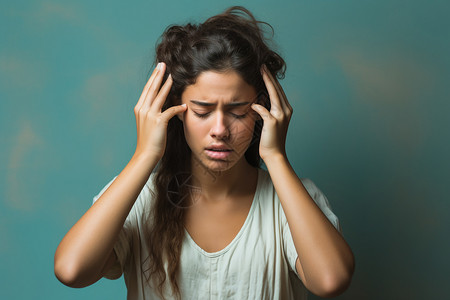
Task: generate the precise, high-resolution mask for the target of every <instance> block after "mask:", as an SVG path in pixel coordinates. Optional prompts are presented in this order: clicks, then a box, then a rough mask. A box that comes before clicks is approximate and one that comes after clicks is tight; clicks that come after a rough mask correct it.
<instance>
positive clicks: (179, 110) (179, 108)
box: [162, 103, 187, 122]
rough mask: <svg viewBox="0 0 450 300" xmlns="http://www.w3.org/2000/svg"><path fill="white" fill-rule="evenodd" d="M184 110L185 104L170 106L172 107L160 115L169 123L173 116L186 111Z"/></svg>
mask: <svg viewBox="0 0 450 300" xmlns="http://www.w3.org/2000/svg"><path fill="white" fill-rule="evenodd" d="M186 109H187V105H186V103H184V104H181V105H176V106H172V107H169V108H168V109H166V110H165V111H164V112H163V113H162V116H163V118H164V120H165V121H166V122H169V120H170V119H172V118H173V117H174V116H175V115H177V114H179V113H182V112H184V111H186Z"/></svg>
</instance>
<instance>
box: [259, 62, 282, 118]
mask: <svg viewBox="0 0 450 300" xmlns="http://www.w3.org/2000/svg"><path fill="white" fill-rule="evenodd" d="M261 71H262V75H263V80H264V83H265V85H266V88H267V92H268V93H269V98H270V106H271V109H270V111H271V112H276V111H279V112H281V111H282V109H283V107H282V106H281V103H280V98H279V94H278V91H277V89H276V87H275V84H274V82H273V80H272V77H271V76H270V75H269V73H270V72H269V71H268V70H267V68H266V67H265V66H264V65H263V67H262V68H261Z"/></svg>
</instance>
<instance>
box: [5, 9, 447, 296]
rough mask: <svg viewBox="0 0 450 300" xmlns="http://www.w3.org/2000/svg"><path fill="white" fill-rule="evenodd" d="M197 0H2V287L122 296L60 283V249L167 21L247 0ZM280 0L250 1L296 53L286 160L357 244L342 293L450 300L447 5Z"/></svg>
mask: <svg viewBox="0 0 450 300" xmlns="http://www.w3.org/2000/svg"><path fill="white" fill-rule="evenodd" d="M192 2H193V1H179V0H173V1H170V7H169V6H167V5H166V4H167V3H168V2H167V1H130V2H125V1H117V0H114V1H111V0H110V1H86V0H83V1H56V0H49V1H41V0H39V1H30V0H28V1H8V2H7V1H2V2H1V3H0V141H1V143H0V168H1V172H0V197H1V202H0V265H1V270H2V272H0V279H1V280H0V287H1V288H0V298H1V299H124V298H125V294H126V291H125V287H124V283H123V280H122V279H120V280H118V281H108V280H101V281H100V282H99V283H97V284H95V285H94V286H92V287H89V288H86V289H82V290H76V289H70V288H67V287H64V286H63V285H62V284H60V283H59V282H58V281H57V280H56V278H55V277H54V275H53V254H54V250H55V248H56V246H57V245H58V243H59V241H60V240H61V238H62V237H63V235H64V234H65V233H66V232H67V230H68V229H69V228H70V226H71V225H73V224H74V223H75V222H76V220H77V219H78V218H79V217H80V216H81V215H82V214H83V212H84V211H86V210H87V209H88V208H89V206H90V204H91V200H92V197H93V196H94V195H96V194H97V193H98V192H99V191H100V189H101V188H102V187H103V186H104V185H105V184H106V183H107V182H108V181H109V180H110V179H111V178H112V177H113V176H115V175H117V174H118V173H119V172H120V171H121V169H122V168H123V167H124V166H125V165H126V163H127V161H128V159H129V158H130V157H131V155H132V153H133V150H134V145H135V136H136V133H135V123H134V115H133V107H134V105H135V103H136V102H137V99H138V97H139V95H140V92H141V90H142V88H143V85H144V83H145V81H146V75H147V71H148V70H149V68H150V66H151V62H152V58H153V57H152V53H153V52H152V50H153V47H154V44H155V42H156V40H157V38H158V37H159V35H160V34H161V33H162V31H163V29H164V28H165V27H166V26H168V25H169V24H171V23H184V22H186V21H195V20H203V19H204V18H205V17H207V16H210V15H212V14H216V13H218V12H220V11H222V10H223V9H224V8H225V7H228V6H230V5H233V4H236V2H229V1H220V2H217V4H216V3H214V4H211V3H212V2H211V1H196V2H195V3H192ZM281 2H282V3H280V2H276V1H256V0H253V1H245V3H246V4H245V5H246V6H247V7H248V8H249V9H251V10H252V11H253V12H254V13H255V15H256V16H257V17H258V18H260V19H262V20H265V21H268V22H269V23H270V24H272V25H273V27H274V29H275V41H276V42H277V44H278V48H279V50H280V51H281V53H282V54H283V55H284V57H285V58H286V61H287V63H288V71H287V73H286V78H285V80H283V81H282V85H283V86H284V88H285V91H286V94H287V96H288V98H289V100H290V101H291V103H292V106H293V107H294V116H293V119H292V121H291V127H290V130H289V136H288V142H287V143H288V145H287V148H288V149H287V150H288V155H289V158H290V159H291V162H292V164H293V165H294V167H295V169H296V171H297V173H298V174H299V175H300V176H302V177H309V178H311V179H312V180H314V181H315V182H316V184H317V185H318V186H319V187H320V188H321V189H322V191H323V192H324V193H325V194H326V195H327V196H328V198H329V200H330V202H331V204H332V206H333V208H334V211H335V212H336V214H337V215H338V216H339V217H340V219H341V224H342V226H343V229H344V234H345V236H346V238H347V240H348V242H349V243H350V245H351V246H352V248H353V250H354V253H355V255H356V262H357V268H356V273H355V276H354V281H353V283H352V286H351V287H350V289H349V290H348V291H347V292H346V293H345V294H344V295H342V296H341V297H338V299H444V298H445V296H444V295H447V293H445V294H444V292H445V291H446V290H445V289H444V287H445V286H447V283H448V279H450V278H449V276H448V274H447V271H448V269H449V268H450V263H449V259H448V253H449V252H450V242H449V241H450V240H449V239H448V236H450V234H449V233H450V232H449V231H450V226H449V225H450V224H449V218H448V212H449V211H450V210H449V201H448V196H447V193H445V192H446V191H447V190H448V188H447V186H448V181H449V175H450V174H449V173H450V172H449V171H450V160H449V157H448V153H450V139H449V133H448V131H449V129H450V126H449V125H450V124H449V123H450V121H449V118H448V114H449V112H450V109H449V108H450V107H449V106H450V105H449V101H448V100H449V99H448V98H449V90H448V82H449V81H450V74H449V69H450V58H449V57H450V56H449V55H448V53H449V52H450V34H449V30H448V28H449V26H450V21H449V19H448V12H449V9H450V5H449V4H447V2H446V1H437V0H434V1H427V2H424V1H417V0H413V1H399V0H395V1H361V0H353V1H338V0H335V1H293V0H292V1H284V2H283V1H281ZM445 183H447V186H446V185H445ZM311 298H313V299H315V298H314V297H311Z"/></svg>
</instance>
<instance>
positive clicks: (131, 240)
mask: <svg viewBox="0 0 450 300" xmlns="http://www.w3.org/2000/svg"><path fill="white" fill-rule="evenodd" d="M113 181H114V179H113V180H112V181H111V182H110V183H109V184H108V185H106V186H105V188H103V190H102V191H101V192H100V194H99V195H97V196H96V197H94V201H96V200H97V199H98V198H99V197H100V195H101V194H103V192H104V191H105V190H106V189H107V188H108V187H109V185H111V183H112V182H113ZM301 181H302V183H303V185H304V186H305V188H306V189H307V191H308V193H309V194H310V196H311V197H312V198H313V199H314V201H315V202H316V204H317V205H318V206H319V207H320V209H321V210H322V212H323V213H324V214H325V215H326V216H327V217H328V219H329V220H330V222H331V223H332V224H333V225H334V226H335V227H336V228H338V229H340V227H339V221H338V219H337V217H336V216H335V215H334V214H333V212H332V211H331V209H330V205H329V203H328V200H327V198H326V197H325V195H324V194H323V193H322V192H321V191H320V190H319V189H318V188H317V187H316V186H315V184H314V183H313V182H312V181H311V180H309V179H301ZM152 186H153V176H150V178H149V180H148V182H147V183H146V185H145V186H144V188H143V189H142V191H141V193H140V195H139V197H138V198H137V200H136V202H135V204H134V206H133V208H132V209H131V211H130V213H129V215H128V217H127V219H126V221H125V224H124V227H123V229H122V231H121V233H120V235H119V238H118V241H117V243H116V245H115V247H114V250H115V252H116V254H117V257H118V261H119V263H120V265H117V266H115V267H114V268H112V269H111V270H110V272H109V273H108V274H107V275H106V276H105V277H107V278H117V277H119V276H120V275H121V274H122V270H123V273H124V278H125V283H126V286H127V289H128V299H139V300H143V299H160V298H159V297H158V294H157V293H156V290H153V289H152V287H151V286H149V283H148V281H147V277H148V272H146V270H148V268H147V267H146V266H148V261H147V260H148V249H147V247H146V243H145V241H146V236H145V235H144V232H145V230H144V226H145V224H146V222H145V219H146V218H147V217H148V214H149V209H150V208H151V202H152V197H153V192H152ZM156 242H157V241H156ZM296 259H297V252H296V250H295V246H294V243H293V240H292V236H291V233H290V230H289V226H288V224H287V221H286V216H285V214H284V212H283V209H282V207H281V203H280V201H279V199H278V196H277V194H276V192H275V189H274V187H273V184H272V181H271V179H270V176H269V173H268V172H267V171H265V170H262V169H259V171H258V183H257V188H256V192H255V195H254V198H253V203H252V205H251V207H250V211H249V213H248V216H247V219H246V220H245V222H244V225H243V226H242V228H241V229H240V231H239V233H238V234H237V235H236V237H235V238H234V239H233V241H232V242H231V243H230V244H229V245H228V246H226V247H225V248H224V249H222V250H220V251H218V252H214V253H209V252H206V251H204V250H203V249H201V248H200V247H199V246H198V245H197V244H196V243H195V242H194V240H193V239H192V238H191V237H190V235H189V233H188V232H187V231H185V237H184V240H183V245H182V252H181V267H180V276H179V279H178V280H179V286H180V290H181V295H182V299H237V300H241V299H302V300H303V299H306V298H307V290H306V288H305V287H304V285H303V284H302V282H301V280H300V278H299V277H298V274H297V272H296V269H295V261H296ZM166 282H167V283H168V280H167V281H166ZM167 286H169V284H167ZM171 298H172V297H171V296H170V293H168V294H167V297H166V299H171Z"/></svg>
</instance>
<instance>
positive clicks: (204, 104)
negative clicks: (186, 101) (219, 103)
mask: <svg viewBox="0 0 450 300" xmlns="http://www.w3.org/2000/svg"><path fill="white" fill-rule="evenodd" d="M190 101H191V103H194V104H196V105H200V106H206V107H211V106H215V105H216V103H211V102H205V101H200V100H190ZM248 104H250V102H248V101H245V102H231V103H228V104H225V106H227V107H236V106H244V105H248Z"/></svg>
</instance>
